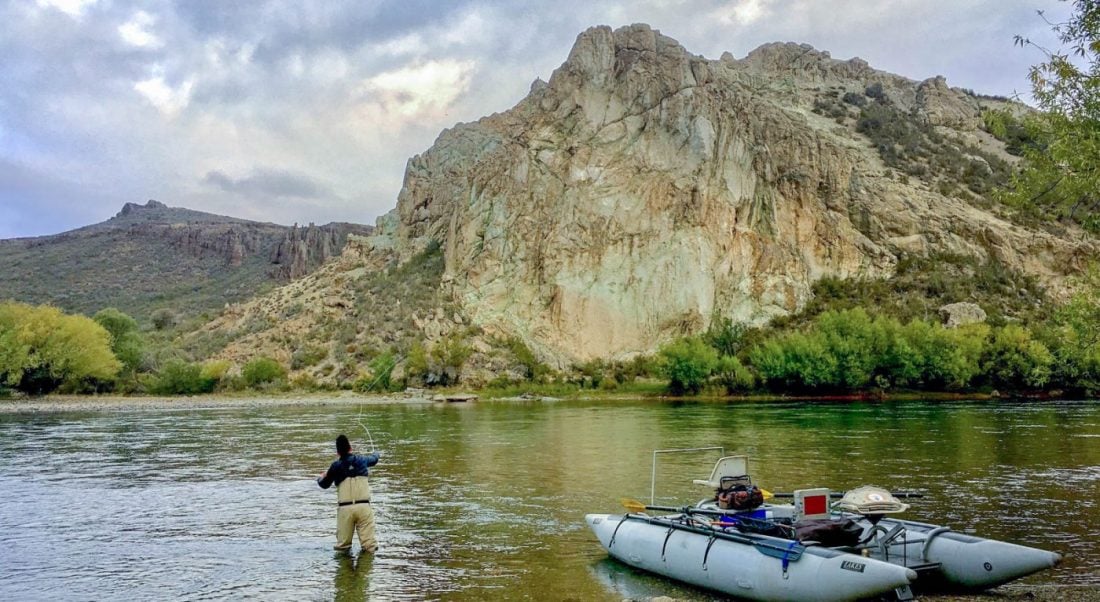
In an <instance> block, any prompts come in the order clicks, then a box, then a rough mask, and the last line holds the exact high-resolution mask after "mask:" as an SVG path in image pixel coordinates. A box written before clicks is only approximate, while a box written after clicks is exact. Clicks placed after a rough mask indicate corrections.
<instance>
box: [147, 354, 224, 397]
mask: <svg viewBox="0 0 1100 602" xmlns="http://www.w3.org/2000/svg"><path fill="white" fill-rule="evenodd" d="M217 384H218V380H217V379H215V378H213V377H211V376H203V366H202V364H197V363H190V362H185V361H182V360H172V361H170V362H168V363H166V364H165V365H164V366H163V367H162V368H161V369H160V370H159V371H158V372H157V374H156V377H155V378H154V379H153V381H152V382H151V383H150V385H149V392H150V393H154V394H157V395H201V394H203V393H213V392H214V387H215V386H216V385H217Z"/></svg>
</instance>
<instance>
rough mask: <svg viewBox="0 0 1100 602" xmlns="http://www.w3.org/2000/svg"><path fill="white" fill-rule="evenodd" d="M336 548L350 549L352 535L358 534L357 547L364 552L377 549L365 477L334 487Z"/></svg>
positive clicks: (372, 513)
mask: <svg viewBox="0 0 1100 602" xmlns="http://www.w3.org/2000/svg"><path fill="white" fill-rule="evenodd" d="M336 499H337V503H338V504H339V505H338V506H337V508H336V546H335V548H336V549H337V550H347V549H348V548H350V547H351V540H352V537H353V535H354V533H356V532H358V533H359V545H360V546H362V548H363V551H364V552H370V553H373V552H374V551H375V550H376V549H378V542H377V541H376V540H375V538H374V509H373V508H371V505H370V484H368V483H367V477H350V478H347V479H344V480H343V481H342V482H341V483H340V484H339V485H337V486H336Z"/></svg>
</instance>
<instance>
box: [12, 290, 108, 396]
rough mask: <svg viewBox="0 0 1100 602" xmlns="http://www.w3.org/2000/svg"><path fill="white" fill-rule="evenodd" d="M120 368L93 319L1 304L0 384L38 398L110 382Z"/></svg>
mask: <svg viewBox="0 0 1100 602" xmlns="http://www.w3.org/2000/svg"><path fill="white" fill-rule="evenodd" d="M121 367H122V364H121V363H120V362H119V361H118V359H116V358H115V356H114V354H113V353H112V352H111V335H110V333H108V332H107V331H106V330H105V329H104V328H103V327H102V326H100V325H99V324H97V323H96V322H95V321H94V320H92V319H90V318H87V317H85V316H79V315H67V314H64V313H62V312H61V310H59V309H57V308H55V307H50V306H37V307H36V306H31V305H26V304H23V303H13V302H6V303H0V384H2V385H6V386H8V387H12V388H14V389H17V390H19V391H23V392H25V393H30V394H33V395H40V394H44V393H50V392H52V391H55V390H57V389H59V388H63V389H65V390H68V391H74V392H75V391H83V390H85V389H87V388H97V387H99V386H101V385H102V384H104V383H108V382H110V381H112V380H113V379H114V378H115V376H116V375H117V374H118V372H119V370H120V369H121Z"/></svg>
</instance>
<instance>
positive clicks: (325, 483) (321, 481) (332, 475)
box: [317, 462, 338, 489]
mask: <svg viewBox="0 0 1100 602" xmlns="http://www.w3.org/2000/svg"><path fill="white" fill-rule="evenodd" d="M337 464H338V462H333V463H332V464H331V465H330V466H329V467H328V470H326V471H325V474H323V475H321V476H320V477H318V478H317V484H318V485H320V486H321V489H328V488H329V487H331V486H332V482H333V480H335V479H336V465H337Z"/></svg>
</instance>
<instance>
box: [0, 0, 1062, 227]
mask: <svg viewBox="0 0 1100 602" xmlns="http://www.w3.org/2000/svg"><path fill="white" fill-rule="evenodd" d="M49 4H50V1H49V0H42V1H35V2H31V1H19V0H8V1H5V0H0V21H2V22H3V23H4V24H5V29H4V35H2V36H0V56H3V57H4V60H3V61H0V164H3V165H6V166H8V171H7V172H0V178H7V180H6V181H5V180H0V186H2V187H3V188H0V203H2V209H3V210H2V211H0V220H3V223H2V224H0V237H9V236H16V235H31V234H41V233H45V232H56V231H60V230H64V229H68V228H73V227H78V226H81V225H85V224H88V223H91V222H94V221H100V220H102V219H106V218H108V217H110V216H111V215H113V214H114V213H116V212H117V211H118V209H119V208H120V207H121V205H122V204H123V203H125V202H127V201H135V202H143V201H144V200H145V199H147V198H157V199H161V200H164V201H165V202H168V203H169V204H172V205H176V206H185V207H192V208H195V209H200V210H204V211H211V212H214V213H223V214H229V215H238V216H241V217H250V216H254V215H259V216H262V217H263V219H265V220H270V221H276V222H280V223H292V222H300V223H305V222H309V221H316V222H319V223H321V222H325V221H356V222H371V221H373V219H374V218H375V217H376V216H378V215H380V214H382V213H385V212H386V211H388V210H389V209H390V208H392V207H393V205H394V203H395V201H396V197H397V193H398V191H399V189H400V186H401V181H402V175H403V169H404V166H405V162H406V160H407V159H408V158H409V157H410V156H412V155H413V154H416V153H419V152H422V151H423V150H425V149H426V148H427V147H428V146H430V145H431V143H432V142H433V141H434V139H435V138H436V136H437V135H438V133H439V131H440V130H442V129H443V128H446V127H451V126H453V125H454V124H455V123H456V122H459V121H471V120H475V119H478V118H479V117H481V116H483V115H487V114H489V113H492V112H496V111H502V110H506V109H508V108H509V107H511V106H512V105H514V104H515V103H516V102H517V101H518V100H520V99H521V98H522V97H523V96H524V95H525V94H526V93H527V90H528V86H529V84H530V82H531V81H532V80H533V79H534V78H536V77H541V78H543V79H546V78H548V77H549V75H550V73H551V71H552V70H553V69H554V68H556V67H557V66H558V65H560V64H561V62H562V61H563V60H565V57H566V56H567V55H568V52H569V48H570V46H571V45H572V43H573V40H574V39H575V38H576V36H577V34H578V33H580V32H581V31H583V30H584V29H586V28H588V27H590V26H593V25H597V24H606V25H611V26H613V27H618V26H621V25H627V24H630V23H633V22H644V23H649V24H650V25H652V26H653V27H655V28H657V29H660V30H661V31H662V32H663V33H665V34H667V35H670V36H672V37H674V38H676V39H678V40H679V41H680V42H681V43H682V44H683V45H684V46H685V47H686V48H687V49H688V50H689V51H691V52H695V53H698V54H703V55H705V56H708V57H711V58H716V57H718V56H719V55H720V54H721V53H722V52H723V51H727V50H728V51H730V52H732V53H733V54H734V55H735V56H744V55H745V54H747V53H748V52H749V51H750V50H752V49H753V48H755V47H756V46H758V45H760V44H762V43H765V42H770V41H777V40H778V41H798V42H808V43H810V44H813V45H814V46H815V47H817V48H819V49H823V50H829V51H830V52H832V54H833V55H834V56H836V57H838V58H848V57H851V56H857V55H858V56H860V57H862V58H864V59H865V60H867V61H868V62H870V63H871V65H872V66H873V67H875V68H878V69H885V70H888V71H893V72H896V73H900V74H902V75H905V76H907V77H910V78H913V79H923V78H926V77H930V76H932V75H944V76H946V77H947V78H948V82H949V83H950V84H951V85H954V86H962V87H967V88H973V89H975V90H977V91H979V92H983V93H989V94H1004V95H1008V94H1011V93H1013V91H1026V89H1027V87H1028V85H1027V81H1026V71H1027V67H1028V66H1029V65H1030V64H1031V63H1034V62H1036V61H1037V60H1039V58H1040V57H1038V56H1036V55H1035V53H1032V52H1028V51H1026V50H1022V49H1019V48H1015V47H1013V45H1012V37H1013V35H1015V34H1022V35H1025V36H1029V37H1031V38H1032V39H1035V40H1038V41H1043V42H1045V43H1047V44H1048V45H1054V44H1053V42H1052V41H1051V36H1050V32H1049V27H1048V26H1047V25H1046V24H1045V23H1043V21H1042V20H1041V19H1039V18H1038V17H1037V16H1036V15H1035V10H1036V9H1045V10H1047V11H1048V14H1049V15H1050V16H1051V18H1052V19H1053V20H1057V19H1058V18H1059V15H1064V14H1065V13H1066V11H1067V3H1065V2H1059V1H1057V0H970V1H968V2H958V1H957V0H895V1H893V2H881V0H861V1H852V0H845V1H840V0H729V1H725V0H634V1H631V2H625V1H600V0H595V1H592V0H587V1H584V0H560V1H558V2H554V3H531V2H503V1H494V2H486V1H484V0H459V1H455V2H438V1H435V0H406V1H401V0H375V1H370V2H366V1H362V0H333V1H331V2H318V3H301V2H296V1H293V0H244V1H241V2H223V1H221V0H177V1H174V2H173V1H168V2H163V3H145V2H137V1H136V0H110V1H109V0H98V1H93V2H90V3H88V4H87V5H86V6H84V7H83V9H82V11H80V13H79V14H67V13H66V12H63V11H62V10H59V9H57V8H53V7H50V6H49ZM135 32H136V34H135ZM128 36H129V37H128ZM273 165H277V166H279V169H271V168H267V169H256V168H255V166H273ZM14 173H18V174H19V176H18V178H15V177H14V176H13V175H12V174H14ZM16 180H18V185H15V184H13V182H15V181H16ZM45 199H49V204H48V205H43V202H44V200H45ZM272 199H276V200H277V202H274V201H272ZM44 206H49V207H55V208H56V210H53V209H51V210H50V211H43V210H42V207H44Z"/></svg>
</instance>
